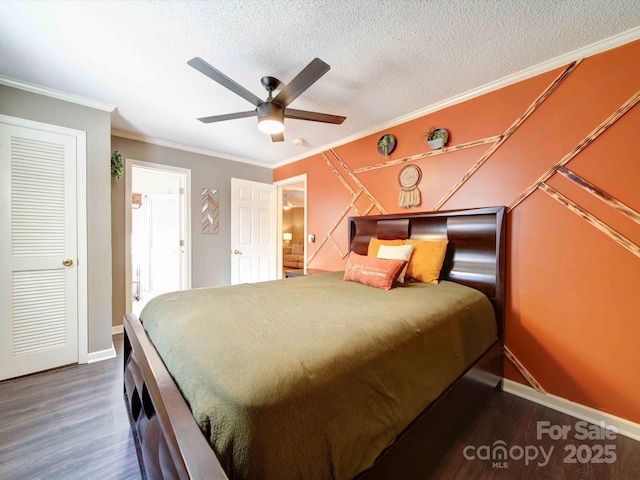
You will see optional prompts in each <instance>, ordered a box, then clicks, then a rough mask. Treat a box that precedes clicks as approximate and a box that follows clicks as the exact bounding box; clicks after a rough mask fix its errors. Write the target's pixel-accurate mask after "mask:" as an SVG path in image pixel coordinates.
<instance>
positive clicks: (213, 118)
mask: <svg viewBox="0 0 640 480" xmlns="http://www.w3.org/2000/svg"><path fill="white" fill-rule="evenodd" d="M255 116H256V111H255V110H251V111H250V112H237V113H227V114H225V115H213V116H211V117H202V118H199V119H198V120H200V121H201V122H202V123H214V122H224V121H225V120H235V119H236V118H246V117H255Z"/></svg>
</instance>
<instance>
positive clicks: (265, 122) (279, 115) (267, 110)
mask: <svg viewBox="0 0 640 480" xmlns="http://www.w3.org/2000/svg"><path fill="white" fill-rule="evenodd" d="M257 110H258V128H260V130H262V131H264V132H265V133H270V134H273V133H280V132H282V131H283V130H284V108H283V107H282V106H280V105H278V104H277V103H272V102H266V103H262V104H260V105H258V108H257Z"/></svg>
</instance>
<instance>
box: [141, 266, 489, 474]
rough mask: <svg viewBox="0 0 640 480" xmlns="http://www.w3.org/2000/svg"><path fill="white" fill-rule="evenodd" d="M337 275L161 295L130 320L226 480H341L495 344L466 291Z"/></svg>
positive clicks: (484, 304)
mask: <svg viewBox="0 0 640 480" xmlns="http://www.w3.org/2000/svg"><path fill="white" fill-rule="evenodd" d="M342 276H343V273H341V272H335V273H327V274H321V275H314V276H307V277H300V278H295V279H287V280H277V281H273V282H265V283H257V284H244V285H237V286H232V287H221V288H207V289H195V290H189V291H184V292H176V293H170V294H165V295H162V296H159V297H157V298H155V299H153V300H152V301H151V302H149V304H148V305H147V307H146V308H145V309H144V310H143V311H142V314H141V316H140V317H141V321H142V322H143V324H144V328H145V330H146V331H147V333H148V334H149V337H150V338H151V340H152V342H153V343H154V345H155V347H156V349H157V350H158V352H159V354H160V356H161V357H162V358H163V360H164V363H165V365H166V366H167V368H168V370H169V372H170V373H171V375H172V376H173V377H174V379H175V380H176V383H177V385H178V387H179V388H180V390H181V391H182V394H183V395H184V397H185V398H186V400H187V402H188V404H189V406H190V408H191V411H192V412H193V415H194V417H195V418H196V420H197V422H198V424H199V425H200V427H201V428H202V430H203V432H204V434H205V435H206V437H207V438H208V439H209V442H210V444H211V446H212V447H213V449H214V450H215V452H216V455H217V456H218V458H219V459H220V462H221V464H222V466H223V467H224V469H225V471H226V472H227V475H228V476H229V478H231V479H262V480H270V479H277V480H283V479H305V480H312V479H322V480H326V479H330V478H335V479H348V478H352V477H353V476H354V475H356V474H357V473H359V472H361V471H362V470H365V469H366V468H368V467H370V466H371V465H372V463H373V462H374V460H375V459H376V457H377V456H378V455H379V454H380V452H381V451H382V450H383V449H384V448H385V447H386V446H388V445H389V444H390V443H391V442H392V441H393V440H394V438H395V437H396V436H397V435H398V433H400V432H401V431H402V429H403V428H404V427H406V426H407V425H408V423H409V422H410V421H411V420H412V419H413V418H414V417H416V416H417V414H418V413H419V412H421V411H422V410H423V409H424V408H425V407H426V406H427V405H428V404H429V403H430V402H431V401H432V400H434V399H435V398H436V397H437V396H438V395H439V394H440V393H441V392H442V391H443V390H444V388H445V387H446V386H447V385H449V384H450V383H451V382H452V381H453V380H455V379H456V378H457V377H458V376H459V375H460V374H461V373H462V372H463V371H464V370H465V369H466V368H467V367H468V366H469V365H470V364H471V363H473V361H475V360H476V359H477V358H478V357H479V356H480V355H481V354H482V353H483V352H484V351H485V350H486V349H487V348H488V347H489V346H490V345H491V344H493V342H494V341H495V340H496V326H495V317H494V313H493V309H492V307H491V304H490V302H489V301H488V299H487V298H486V297H485V296H484V295H483V294H481V293H480V292H478V291H476V290H474V289H471V288H468V287H464V286H461V285H458V284H455V283H450V282H441V283H440V284H439V285H432V284H425V283H410V284H408V286H405V287H399V288H394V289H392V290H390V291H383V290H378V289H376V288H372V287H367V286H364V285H360V284H358V283H352V282H345V281H343V280H342Z"/></svg>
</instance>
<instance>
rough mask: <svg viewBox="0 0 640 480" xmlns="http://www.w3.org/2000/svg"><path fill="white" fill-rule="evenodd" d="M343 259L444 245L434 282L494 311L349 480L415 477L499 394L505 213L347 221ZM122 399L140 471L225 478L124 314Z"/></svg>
mask: <svg viewBox="0 0 640 480" xmlns="http://www.w3.org/2000/svg"><path fill="white" fill-rule="evenodd" d="M348 221H349V248H350V251H354V252H356V253H360V254H364V255H366V253H367V247H368V244H369V240H370V239H371V238H372V237H377V238H380V239H408V238H411V239H413V240H441V239H448V240H449V245H448V248H447V256H446V258H445V262H444V265H443V268H442V271H441V274H440V278H441V279H443V280H449V281H453V282H456V283H460V284H463V285H467V286H471V287H473V288H476V289H478V290H480V291H481V292H483V293H484V294H485V295H487V297H488V298H489V299H490V300H491V303H492V304H493V307H494V310H495V313H496V321H497V328H498V340H497V341H496V342H495V343H494V344H493V345H492V346H491V347H490V348H489V349H487V351H486V352H485V353H484V354H483V355H482V356H481V357H480V358H479V359H478V360H477V361H476V362H475V363H474V364H473V365H471V366H470V367H469V368H468V369H467V370H466V371H465V372H464V373H463V374H462V375H461V376H460V377H459V378H458V379H457V380H456V381H455V382H453V383H452V384H451V385H450V386H449V387H448V388H447V389H445V391H444V392H443V393H442V394H441V395H440V396H439V397H438V398H437V399H436V400H434V401H433V402H432V403H431V404H430V405H429V406H428V407H427V408H426V409H425V410H424V411H423V412H422V413H421V414H420V415H418V417H416V419H414V421H413V422H412V423H411V424H410V425H409V426H408V427H407V428H406V429H405V430H404V431H403V432H402V433H401V434H400V435H399V436H398V437H397V438H396V440H395V442H394V443H393V444H392V445H391V446H390V447H389V448H387V449H386V450H385V451H384V452H382V453H381V455H380V456H379V457H378V459H377V460H376V462H375V463H374V465H373V466H372V467H371V468H370V469H369V470H366V471H365V472H363V473H361V474H360V475H358V476H357V479H358V480H365V479H366V480H369V479H390V478H399V477H402V478H404V479H412V478H415V479H424V478H426V477H427V476H428V475H429V474H430V473H431V472H432V471H433V470H434V469H435V467H436V466H437V464H438V462H439V460H440V459H441V458H442V457H443V456H444V454H445V453H446V452H447V450H448V448H449V447H450V445H451V444H452V443H453V441H454V440H455V438H456V436H457V434H458V432H459V431H460V429H462V428H464V426H465V424H466V423H467V422H468V421H469V420H470V419H471V418H473V416H474V415H475V414H476V413H477V412H478V410H479V409H480V408H481V406H482V404H483V403H484V401H485V400H486V399H487V398H488V397H489V396H490V395H491V393H492V392H493V391H494V390H495V389H496V388H501V387H502V376H503V372H502V368H503V363H502V360H503V345H504V343H503V339H504V288H505V283H504V282H505V271H506V265H505V264H506V258H505V251H506V241H505V235H506V228H505V227H506V215H505V209H504V207H490V208H479V209H472V210H453V211H443V212H429V213H415V214H396V215H378V216H367V217H350V218H349V220H348ZM124 392H125V401H126V404H127V408H128V410H129V414H130V419H131V425H132V429H133V431H134V437H135V438H136V446H137V448H138V457H139V459H140V464H141V470H142V471H143V474H145V473H146V477H147V478H149V479H150V480H156V479H174V478H180V479H194V480H204V479H210V480H216V479H220V480H223V479H227V476H226V474H225V472H224V470H223V469H222V467H221V466H220V463H219V462H218V459H217V458H216V456H215V454H214V452H213V450H212V449H211V448H210V446H209V443H208V441H207V439H206V438H205V436H204V435H203V434H202V432H201V430H200V428H199V427H198V425H197V423H196V421H195V419H194V418H193V416H192V415H191V411H190V410H189V408H188V406H187V404H186V402H185V401H184V399H183V397H182V395H181V393H180V391H179V390H178V387H177V386H176V384H175V383H174V381H173V379H172V378H171V375H170V374H169V372H168V371H167V369H166V368H165V366H164V364H163V362H162V360H161V359H160V357H159V355H158V353H157V352H156V350H155V348H154V346H153V344H152V343H151V341H150V340H149V337H148V336H147V334H146V332H145V331H144V328H143V327H142V324H141V323H140V321H139V320H138V318H137V317H136V316H135V315H133V314H127V315H125V317H124Z"/></svg>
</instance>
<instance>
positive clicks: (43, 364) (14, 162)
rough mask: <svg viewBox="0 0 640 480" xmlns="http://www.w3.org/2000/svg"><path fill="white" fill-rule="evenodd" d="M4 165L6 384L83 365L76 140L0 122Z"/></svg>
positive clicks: (1, 323) (1, 229)
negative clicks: (79, 293)
mask: <svg viewBox="0 0 640 480" xmlns="http://www.w3.org/2000/svg"><path fill="white" fill-rule="evenodd" d="M0 167H1V170H0V173H1V175H0V177H1V180H0V187H1V191H0V196H1V197H0V200H1V201H0V253H1V254H2V258H1V259H0V267H1V269H0V286H1V287H2V288H1V290H0V313H1V317H0V380H3V379H6V378H12V377H16V376H20V375H25V374H28V373H33V372H38V371H41V370H46V369H49V368H54V367H58V366H61V365H66V364H69V363H77V361H78V320H77V308H78V307H77V283H78V279H77V266H76V263H77V235H76V229H77V225H76V193H75V192H76V183H75V182H76V139H75V137H69V136H66V135H59V134H54V133H48V132H42V131H38V130H31V129H27V128H22V127H16V126H10V125H6V124H0ZM69 261H71V262H72V263H71V264H69V263H70V262H69ZM65 263H66V264H67V265H66V266H65Z"/></svg>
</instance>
